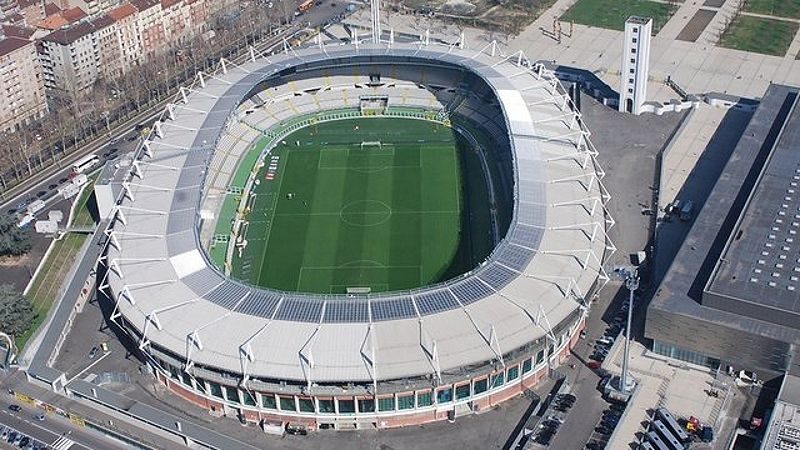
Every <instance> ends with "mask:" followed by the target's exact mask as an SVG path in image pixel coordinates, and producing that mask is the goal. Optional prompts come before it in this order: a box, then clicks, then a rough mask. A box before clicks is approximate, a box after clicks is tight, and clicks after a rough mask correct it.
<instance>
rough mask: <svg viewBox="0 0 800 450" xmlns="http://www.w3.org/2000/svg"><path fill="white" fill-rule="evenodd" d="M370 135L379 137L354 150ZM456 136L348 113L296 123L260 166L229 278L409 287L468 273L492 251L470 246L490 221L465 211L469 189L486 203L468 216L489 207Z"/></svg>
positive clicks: (322, 289)
mask: <svg viewBox="0 0 800 450" xmlns="http://www.w3.org/2000/svg"><path fill="white" fill-rule="evenodd" d="M370 141H380V142H381V145H380V146H377V145H369V146H365V147H364V148H362V146H361V143H362V142H370ZM298 144H299V145H298ZM465 145H466V144H465V143H464V142H462V139H461V138H460V137H458V136H457V135H456V134H455V133H454V132H453V130H452V129H451V128H449V127H446V126H444V125H441V124H435V123H432V122H426V121H421V120H413V119H397V118H392V119H387V118H362V119H350V120H346V121H333V122H325V123H320V124H316V125H313V126H310V127H307V128H303V129H301V130H298V131H296V132H294V133H293V134H291V135H290V136H288V137H286V139H285V140H284V141H283V142H282V143H279V144H278V145H277V146H276V147H275V149H273V151H272V153H271V154H270V155H268V156H267V157H266V159H265V161H266V164H265V165H264V167H262V168H261V170H260V171H259V173H258V175H257V177H258V178H257V179H258V185H257V186H256V187H255V189H254V190H253V192H254V193H255V198H254V199H252V207H251V209H250V211H249V213H248V214H247V217H246V220H247V221H248V226H247V230H246V234H245V237H246V239H247V245H246V247H245V249H244V250H243V252H242V254H241V256H240V255H239V254H238V252H235V255H234V258H233V274H234V276H236V277H238V278H240V279H243V280H246V281H249V282H250V283H253V284H257V285H260V286H266V287H271V288H275V289H280V290H288V291H294V290H297V291H303V292H316V293H325V294H328V293H338V294H340V293H344V292H346V288H348V287H369V288H371V290H372V292H380V291H392V290H401V289H409V288H414V287H419V286H422V285H425V284H428V283H431V282H436V281H439V280H441V279H442V278H443V277H444V278H446V277H449V276H452V275H455V274H457V273H460V272H463V271H466V270H469V269H470V268H471V267H473V266H474V265H475V264H477V262H478V261H476V259H480V258H483V257H485V256H486V254H488V251H490V250H491V249H490V248H489V247H488V245H485V244H478V245H474V241H478V242H480V241H481V238H482V239H483V240H488V239H486V237H485V236H486V235H485V234H484V233H487V234H488V230H487V229H486V228H487V227H488V221H487V220H484V218H483V217H478V218H470V217H469V216H471V215H467V214H462V212H463V211H464V208H471V206H470V202H467V201H466V199H468V198H470V197H471V198H473V199H474V200H473V201H472V202H471V203H475V202H481V201H483V202H484V203H483V205H484V207H483V209H484V210H486V212H480V210H479V209H477V208H476V211H475V214H474V215H475V216H482V215H488V208H487V207H486V203H485V199H486V192H485V190H486V188H485V183H484V182H483V179H482V178H478V179H477V180H476V182H475V183H470V185H471V184H475V187H472V188H466V189H465V186H463V185H462V173H461V172H462V166H468V167H470V168H471V169H469V170H471V171H474V170H475V164H474V161H472V160H470V159H469V158H474V159H477V157H474V156H471V155H469V153H470V152H468V151H460V150H459V149H461V148H464V147H465ZM471 153H474V152H471ZM273 158H276V159H273ZM271 166H272V167H271ZM477 170H480V166H478V167H477ZM270 172H272V173H273V174H274V178H273V179H271V180H268V179H267V177H268V176H269V173H270ZM478 176H482V175H481V174H480V172H479V173H478ZM480 185H484V187H483V192H481V191H480V189H481V188H480ZM472 234H475V235H476V236H472ZM481 235H483V236H481Z"/></svg>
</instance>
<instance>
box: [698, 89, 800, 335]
mask: <svg viewBox="0 0 800 450" xmlns="http://www.w3.org/2000/svg"><path fill="white" fill-rule="evenodd" d="M795 95H796V94H795ZM767 125H769V124H763V127H762V129H763V130H762V131H763V132H764V134H765V135H766V136H767V139H765V140H764V142H763V144H762V147H772V148H771V152H770V154H769V155H768V157H767V158H768V160H767V163H766V166H765V167H764V169H763V171H762V172H761V174H760V175H759V178H758V181H757V183H756V185H755V187H754V189H753V191H752V194H751V195H750V198H749V199H748V201H747V205H746V207H745V210H744V211H743V212H742V215H741V216H740V218H739V221H738V223H737V224H736V227H735V228H734V229H733V232H732V233H731V235H730V237H729V240H728V243H727V246H726V248H725V250H724V251H723V253H722V255H721V256H720V259H719V262H718V264H717V267H716V271H715V273H714V274H713V275H712V278H711V280H710V282H709V286H708V287H707V292H708V293H710V294H716V295H717V296H718V297H725V298H730V299H735V300H738V301H739V302H737V303H741V302H749V303H753V304H755V305H758V306H760V307H762V308H759V310H758V311H759V312H758V313H757V314H758V315H759V316H760V317H764V318H765V319H767V320H770V321H776V322H779V323H780V322H783V321H782V320H781V319H780V318H772V317H771V315H770V316H764V315H763V308H770V309H776V310H780V311H781V312H784V313H791V314H792V315H797V314H800V235H798V232H800V151H798V149H800V108H797V107H795V106H794V105H793V102H792V101H791V97H789V98H787V99H786V100H785V101H784V102H783V105H782V106H781V112H780V113H779V117H778V120H776V121H775V122H774V124H772V125H771V126H770V127H769V128H767ZM754 131H755V130H753V131H751V132H754ZM765 150H767V151H769V150H770V149H766V148H765ZM704 297H705V296H704ZM736 309H737V310H740V311H741V312H742V313H743V314H748V315H751V314H753V313H748V311H747V310H742V308H741V307H736ZM791 320H793V321H794V320H797V317H795V318H794V319H791ZM786 324H788V323H786ZM793 325H794V326H795V327H800V324H797V323H794V324H793Z"/></svg>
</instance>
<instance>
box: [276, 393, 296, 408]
mask: <svg viewBox="0 0 800 450" xmlns="http://www.w3.org/2000/svg"><path fill="white" fill-rule="evenodd" d="M278 399H279V400H280V405H281V411H296V410H297V408H295V406H294V397H284V396H282V395H281V396H279V397H278Z"/></svg>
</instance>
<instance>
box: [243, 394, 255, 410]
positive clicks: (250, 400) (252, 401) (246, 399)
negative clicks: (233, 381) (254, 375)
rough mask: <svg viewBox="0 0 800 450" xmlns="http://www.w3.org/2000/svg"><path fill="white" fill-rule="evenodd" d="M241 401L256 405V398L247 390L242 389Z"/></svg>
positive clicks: (248, 404)
mask: <svg viewBox="0 0 800 450" xmlns="http://www.w3.org/2000/svg"><path fill="white" fill-rule="evenodd" d="M242 401H243V402H244V404H245V405H247V406H256V400H255V399H254V398H253V396H252V395H250V393H249V392H247V391H242Z"/></svg>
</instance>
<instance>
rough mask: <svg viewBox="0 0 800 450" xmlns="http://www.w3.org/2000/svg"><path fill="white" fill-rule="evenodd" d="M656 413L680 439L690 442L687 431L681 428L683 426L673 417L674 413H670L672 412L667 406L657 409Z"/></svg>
mask: <svg viewBox="0 0 800 450" xmlns="http://www.w3.org/2000/svg"><path fill="white" fill-rule="evenodd" d="M656 415H657V416H658V418H659V419H661V421H662V422H664V426H666V427H667V429H668V430H669V431H671V432H672V434H674V435H675V437H677V438H678V440H679V441H681V442H689V440H690V438H689V435H688V434H686V432H685V431H683V428H681V426H680V425H679V424H678V422H677V421H676V420H675V418H674V417H672V414H670V412H669V411H668V410H667V409H666V408H658V409H657V410H656Z"/></svg>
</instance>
